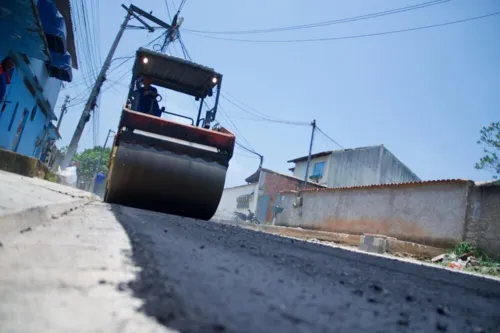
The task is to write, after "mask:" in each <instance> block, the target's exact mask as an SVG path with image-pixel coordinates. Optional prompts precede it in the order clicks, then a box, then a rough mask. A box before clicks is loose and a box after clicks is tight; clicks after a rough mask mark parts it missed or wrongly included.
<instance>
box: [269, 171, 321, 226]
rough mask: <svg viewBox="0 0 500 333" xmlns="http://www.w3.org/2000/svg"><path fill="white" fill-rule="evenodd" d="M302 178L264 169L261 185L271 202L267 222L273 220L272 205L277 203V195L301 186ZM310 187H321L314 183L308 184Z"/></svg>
mask: <svg viewBox="0 0 500 333" xmlns="http://www.w3.org/2000/svg"><path fill="white" fill-rule="evenodd" d="M301 183H302V181H301V180H299V179H297V178H293V177H287V176H285V175H282V174H278V173H275V172H271V171H267V170H263V171H262V180H261V187H260V189H261V190H262V192H263V194H264V195H269V197H270V202H269V206H268V208H267V217H266V222H271V221H272V219H273V213H272V207H273V206H274V205H275V202H276V196H277V195H278V194H279V193H280V192H283V191H293V190H296V189H298V188H299V186H300V184H301ZM308 186H309V187H319V186H315V185H314V184H310V185H308Z"/></svg>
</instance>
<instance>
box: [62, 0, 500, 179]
mask: <svg viewBox="0 0 500 333" xmlns="http://www.w3.org/2000/svg"><path fill="white" fill-rule="evenodd" d="M85 1H86V2H87V3H89V4H90V3H92V2H93V1H91V0H85ZM127 1H128V0H124V4H129V3H130V2H127ZM167 1H168V3H169V5H170V8H171V10H173V8H174V3H175V8H177V7H178V5H179V3H180V0H173V1H172V0H167ZM96 2H97V1H96ZM96 2H93V3H94V4H95V3H96ZM98 2H99V8H98V10H95V11H96V12H98V15H99V26H98V29H96V31H97V32H98V35H97V38H98V40H99V45H100V53H101V59H100V60H101V61H102V60H104V58H105V56H106V54H107V52H108V50H109V47H110V45H111V43H112V41H113V39H114V37H115V35H116V33H117V31H118V28H119V25H120V24H121V22H122V21H123V18H124V16H125V11H124V10H123V9H122V8H121V7H120V4H121V3H120V2H119V1H115V0H113V1H98ZM132 2H133V3H134V4H135V5H137V6H139V7H141V8H143V9H144V10H146V11H151V10H153V14H155V15H156V16H158V17H160V18H162V19H164V20H166V21H168V16H167V11H166V6H165V1H164V0H136V1H132ZM421 2H424V0H420V1H418V0H411V1H410V0H405V1H403V0H383V1H382V0H381V1H375V0H349V1H334V0H314V1H310V2H305V1H298V0H273V1H264V0H252V1H230V0H216V1H200V0H187V1H186V4H185V6H184V8H183V10H182V13H181V16H183V17H184V18H185V20H184V23H183V26H182V27H183V28H185V29H193V30H210V31H214V30H216V31H218V30H230V31H234V30H248V29H261V28H274V27H282V26H289V25H299V24H307V23H314V22H319V21H326V20H334V19H342V18H346V17H352V16H358V15H364V14H370V13H373V12H380V11H384V10H390V9H394V8H400V7H404V6H410V5H415V4H418V3H421ZM496 11H500V2H498V1H497V0H453V1H449V2H448V3H444V4H440V5H436V6H431V7H428V8H423V9H418V10H412V11H408V12H405V13H400V14H395V15H388V16H383V17H378V18H372V19H367V20H360V21H357V22H350V23H343V24H336V25H331V26H326V27H321V28H313V29H302V30H293V31H286V32H279V33H266V34H254V35H212V36H218V37H224V38H239V39H258V40H270V39H272V40H286V39H288V40H289V39H310V38H323V37H341V36H352V35H360V34H370V33H376V32H382V31H390V30H400V29H407V28H413V27H418V26H424V25H432V24H438V23H443V22H448V21H455V20H460V19H465V18H469V17H473V16H480V15H484V14H488V13H492V12H496ZM131 24H134V25H138V22H137V21H133V22H131ZM77 28H79V27H77ZM499 31H500V15H497V16H492V17H489V18H485V19H480V20H475V21H471V22H465V23H460V24H455V25H449V26H444V27H438V28H434V29H427V30H420V31H412V32H405V33H397V34H392V35H384V36H375V37H366V38H358V39H346V40H334V41H322V42H308V43H298V42H296V43H246V42H235V41H226V40H215V39H209V38H203V37H200V36H197V35H194V34H192V33H189V32H187V31H186V32H182V38H183V40H184V43H185V45H186V47H187V49H188V50H189V53H190V55H191V57H192V58H193V60H194V61H195V62H198V63H201V64H204V65H207V66H209V67H213V68H215V69H216V70H217V71H219V72H221V73H223V74H224V81H223V91H226V92H227V93H229V94H231V95H232V96H234V97H236V98H237V99H238V100H241V101H243V102H244V103H245V104H247V105H248V106H250V107H252V108H254V109H256V110H258V111H259V112H261V113H264V114H268V115H269V116H270V117H274V118H278V119H287V120H291V121H301V122H302V121H306V122H308V121H311V120H312V119H316V121H317V123H318V126H319V127H320V128H321V129H322V130H323V131H325V132H326V133H327V134H328V135H329V136H330V137H332V138H333V139H335V140H336V141H337V142H339V143H340V144H341V145H342V146H344V147H346V148H355V147H359V146H369V145H376V144H384V145H385V146H386V147H387V148H388V149H389V150H390V151H392V152H393V153H394V154H395V155H396V156H397V157H398V158H399V159H400V160H401V161H403V163H405V164H406V165H407V166H408V167H410V168H411V169H412V170H413V171H414V172H415V173H416V174H417V175H418V176H419V177H420V178H422V179H440V178H469V179H473V180H484V179H490V178H491V176H490V175H489V174H488V173H487V172H483V171H477V170H475V169H474V163H475V162H476V161H477V160H478V159H479V158H480V157H481V156H482V154H481V152H482V151H481V148H480V147H479V146H478V145H477V144H476V141H477V139H478V136H479V130H480V128H481V127H482V126H483V125H485V124H488V123H490V122H492V121H498V120H499V115H500V107H499V105H500V93H499V92H498V87H499V86H500V62H499V61H498V59H500V44H499V43H498V33H499ZM160 33H161V31H158V32H155V33H153V34H148V33H147V32H146V31H144V30H127V31H126V32H125V34H124V36H123V39H122V41H121V42H120V45H119V47H118V50H117V52H116V53H115V58H118V57H126V56H131V55H133V53H134V51H135V50H136V49H137V48H138V47H139V46H141V45H144V44H145V43H147V42H148V41H151V40H152V39H154V38H155V37H156V36H158V35H159V34H160ZM78 46H79V47H80V48H81V47H83V46H82V44H81V43H78V44H77V47H78ZM170 52H171V53H172V54H173V55H177V56H182V53H181V48H180V46H179V44H178V43H176V45H174V47H173V48H171V49H170ZM82 61H88V59H83V58H80V59H79V62H80V64H81V63H82ZM122 61H123V60H122V59H120V60H116V61H114V62H113V64H112V67H111V71H110V74H109V75H108V79H109V80H108V82H106V83H105V85H104V88H103V93H102V95H101V97H100V111H99V124H98V126H97V127H98V130H99V131H98V134H99V135H98V137H95V139H97V143H98V144H99V145H102V144H103V143H104V140H105V137H106V134H107V131H108V129H113V130H115V129H116V126H117V122H118V118H119V115H120V111H121V109H120V108H121V105H122V104H123V102H124V99H125V96H126V94H127V89H128V88H127V85H128V83H129V81H130V75H129V74H128V72H127V71H128V70H129V69H130V68H131V65H132V61H129V62H127V63H125V64H124V65H122V66H120V67H117V66H118V65H119V64H120V63H121V62H122ZM87 81H89V82H90V79H87ZM86 92H87V88H86V86H85V83H84V79H83V78H82V74H81V72H78V73H75V76H74V83H73V84H70V85H68V86H67V87H66V88H65V89H64V90H63V91H62V92H61V94H60V98H59V102H58V106H59V105H61V104H62V100H63V99H64V95H65V94H69V95H70V96H71V97H72V98H74V97H75V96H76V99H75V100H74V101H73V106H71V107H70V109H69V112H68V114H67V115H66V116H65V118H64V120H63V124H62V129H61V134H62V136H63V139H62V142H61V143H60V145H61V146H62V145H67V144H68V142H69V141H70V139H71V136H72V134H73V131H74V129H75V126H76V123H77V121H78V119H79V116H80V113H81V111H82V108H83V104H81V102H82V101H84V99H85V98H86V97H87V93H86ZM164 100H165V103H166V106H167V109H168V108H170V109H171V110H174V111H177V112H183V113H185V114H188V115H195V114H196V110H195V107H194V106H193V104H192V102H191V101H188V100H187V99H186V98H184V97H183V96H178V95H177V94H167V96H166V97H165V98H164ZM78 102H80V104H78ZM221 106H222V107H223V109H224V111H225V113H226V114H227V116H229V117H230V118H231V120H232V121H233V122H234V124H235V125H236V126H237V128H238V130H239V132H240V133H242V134H243V136H244V138H245V139H246V140H247V141H248V142H249V143H250V144H251V146H252V147H253V148H254V149H255V150H256V151H257V152H259V153H261V154H263V155H264V156H265V162H264V166H265V167H267V168H270V169H274V170H277V171H281V172H286V173H289V172H288V170H287V169H288V168H289V167H290V165H288V164H287V163H286V161H287V160H289V159H292V158H294V157H298V156H302V155H306V154H307V151H308V146H309V137H310V127H304V126H291V125H283V124H275V123H269V122H265V121H257V120H249V119H248V118H252V117H250V116H249V115H248V114H246V113H244V112H243V111H241V110H240V109H238V108H236V107H234V106H233V105H231V104H230V103H228V102H227V101H224V100H222V101H221ZM220 117H221V118H220V120H221V123H222V124H223V125H228V127H229V128H230V129H233V130H234V127H233V125H232V124H229V123H228V122H227V120H225V119H226V118H223V116H222V115H221V116H220ZM92 127H93V126H92V123H91V122H89V123H88V124H87V127H86V129H85V132H84V136H83V137H82V140H81V141H80V145H79V150H82V149H84V148H89V147H92V146H93V145H94V135H93V133H92ZM238 139H239V140H240V141H241V142H242V143H244V142H245V141H244V140H243V139H242V137H241V134H240V135H239V136H238ZM329 149H338V147H337V146H335V145H334V144H333V143H332V142H331V141H329V140H328V139H326V138H325V137H324V136H322V135H320V134H318V135H317V136H316V139H315V143H314V151H315V152H318V151H323V150H329ZM258 162H259V161H258V159H257V158H255V157H252V156H251V155H249V154H248V153H246V152H244V151H242V150H240V149H237V151H236V155H235V156H234V158H233V160H232V163H231V165H230V168H229V171H228V176H227V182H226V186H233V185H238V184H242V183H244V178H245V177H246V176H248V175H250V174H251V173H252V172H253V171H255V170H256V168H257V166H258Z"/></svg>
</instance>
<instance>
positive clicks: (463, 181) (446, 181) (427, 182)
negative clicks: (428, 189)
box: [282, 179, 474, 193]
mask: <svg viewBox="0 0 500 333" xmlns="http://www.w3.org/2000/svg"><path fill="white" fill-rule="evenodd" d="M466 183H474V182H473V181H471V180H467V179H437V180H425V181H420V182H408V183H392V184H374V185H358V186H344V187H329V188H316V189H313V188H311V189H306V190H301V192H333V191H341V190H355V189H376V188H395V187H415V186H425V185H434V184H466ZM292 192H295V191H283V192H282V193H292Z"/></svg>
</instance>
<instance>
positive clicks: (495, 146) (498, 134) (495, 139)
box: [475, 122, 500, 179]
mask: <svg viewBox="0 0 500 333" xmlns="http://www.w3.org/2000/svg"><path fill="white" fill-rule="evenodd" d="M480 134H481V136H480V138H479V141H478V142H477V143H478V144H479V145H481V146H483V150H484V154H485V156H484V157H481V159H480V160H479V162H478V163H476V165H475V167H476V169H478V170H488V171H491V172H492V173H493V178H494V179H498V176H500V158H499V155H500V122H493V123H491V124H490V125H489V126H484V127H483V128H482V129H481V131H480Z"/></svg>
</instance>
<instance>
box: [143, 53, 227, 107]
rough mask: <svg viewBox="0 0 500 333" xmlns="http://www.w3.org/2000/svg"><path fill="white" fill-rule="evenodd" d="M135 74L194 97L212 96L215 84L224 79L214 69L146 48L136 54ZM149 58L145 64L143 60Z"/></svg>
mask: <svg viewBox="0 0 500 333" xmlns="http://www.w3.org/2000/svg"><path fill="white" fill-rule="evenodd" d="M136 56H137V58H136V60H135V64H134V74H135V75H137V76H141V75H144V76H149V77H150V78H151V81H152V84H153V85H158V86H161V87H165V88H167V89H171V90H175V91H178V92H180V93H184V94H188V95H191V96H194V97H199V98H205V97H207V96H210V94H211V93H212V89H213V87H214V86H215V84H214V83H213V82H212V79H213V78H214V77H216V78H217V82H220V80H221V79H222V74H219V73H217V72H215V71H214V70H213V69H212V68H209V67H206V66H202V65H199V64H195V63H194V62H191V61H187V60H184V59H180V58H176V57H172V56H169V55H166V54H163V53H159V52H155V51H152V50H149V49H146V48H142V47H141V48H140V49H139V50H137V52H136ZM144 58H148V62H147V63H144V62H143V59H144Z"/></svg>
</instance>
